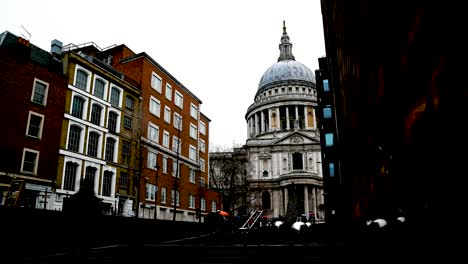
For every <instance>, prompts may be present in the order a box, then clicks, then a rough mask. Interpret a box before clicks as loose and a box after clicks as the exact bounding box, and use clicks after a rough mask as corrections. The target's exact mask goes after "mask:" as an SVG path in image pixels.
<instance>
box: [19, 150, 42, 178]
mask: <svg viewBox="0 0 468 264" xmlns="http://www.w3.org/2000/svg"><path fill="white" fill-rule="evenodd" d="M26 152H31V153H35V154H36V160H35V161H34V168H33V171H32V172H31V171H25V170H24V158H25V157H26ZM39 154H40V152H39V151H38V150H34V149H30V148H24V149H23V157H22V158H21V173H25V174H32V175H37V168H38V167H39Z"/></svg>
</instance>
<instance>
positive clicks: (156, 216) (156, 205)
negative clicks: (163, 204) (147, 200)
mask: <svg viewBox="0 0 468 264" xmlns="http://www.w3.org/2000/svg"><path fill="white" fill-rule="evenodd" d="M154 168H155V169H156V179H155V184H156V187H155V193H154V220H157V219H158V189H159V187H158V172H159V164H158V161H157V160H156V165H155V166H154Z"/></svg>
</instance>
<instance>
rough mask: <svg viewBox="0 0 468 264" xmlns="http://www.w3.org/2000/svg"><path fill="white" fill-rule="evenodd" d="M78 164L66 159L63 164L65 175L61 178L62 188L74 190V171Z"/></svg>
mask: <svg viewBox="0 0 468 264" xmlns="http://www.w3.org/2000/svg"><path fill="white" fill-rule="evenodd" d="M77 167H78V164H77V163H75V162H71V161H68V162H67V163H66V164H65V175H64V179H63V189H64V190H67V191H75V181H76V172H77Z"/></svg>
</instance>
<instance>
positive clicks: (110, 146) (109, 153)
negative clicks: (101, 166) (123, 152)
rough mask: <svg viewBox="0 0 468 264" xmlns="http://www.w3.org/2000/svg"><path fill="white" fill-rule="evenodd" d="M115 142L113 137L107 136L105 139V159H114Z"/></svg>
mask: <svg viewBox="0 0 468 264" xmlns="http://www.w3.org/2000/svg"><path fill="white" fill-rule="evenodd" d="M115 142H116V140H115V139H114V138H111V137H108V138H107V140H106V156H105V159H106V160H107V161H114V152H115Z"/></svg>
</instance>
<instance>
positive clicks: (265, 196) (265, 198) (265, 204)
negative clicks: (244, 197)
mask: <svg viewBox="0 0 468 264" xmlns="http://www.w3.org/2000/svg"><path fill="white" fill-rule="evenodd" d="M262 208H263V209H271V199H270V193H269V192H268V191H264V192H263V193H262Z"/></svg>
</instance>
